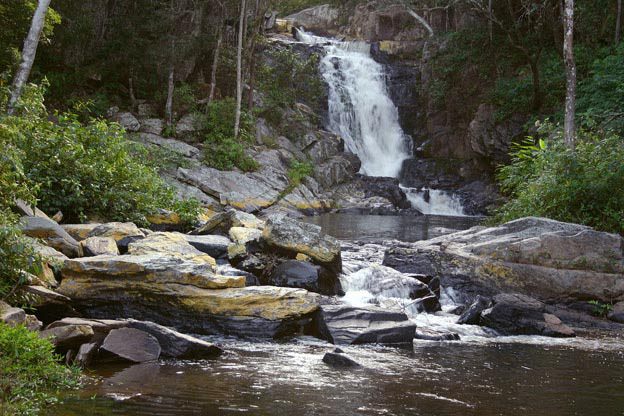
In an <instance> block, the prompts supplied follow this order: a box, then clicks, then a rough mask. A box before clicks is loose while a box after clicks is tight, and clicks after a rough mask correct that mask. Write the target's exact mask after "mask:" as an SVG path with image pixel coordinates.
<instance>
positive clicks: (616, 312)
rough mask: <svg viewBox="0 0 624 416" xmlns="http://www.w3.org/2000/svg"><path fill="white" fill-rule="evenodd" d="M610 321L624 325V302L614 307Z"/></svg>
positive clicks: (610, 313) (610, 314)
mask: <svg viewBox="0 0 624 416" xmlns="http://www.w3.org/2000/svg"><path fill="white" fill-rule="evenodd" d="M609 319H610V320H612V321H614V322H619V323H621V324H624V302H618V303H616V304H615V305H613V310H611V311H610V312H609Z"/></svg>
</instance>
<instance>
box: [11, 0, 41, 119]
mask: <svg viewBox="0 0 624 416" xmlns="http://www.w3.org/2000/svg"><path fill="white" fill-rule="evenodd" d="M49 6H50V0H39V3H38V4H37V9H36V10H35V13H34V14H33V18H32V22H31V24H30V30H29V31H28V36H26V39H24V47H23V49H22V60H21V62H20V65H19V67H18V68H17V72H16V73H15V77H14V78H13V84H12V85H11V98H10V99H9V105H8V111H7V112H8V114H9V115H11V114H13V111H14V110H15V104H16V103H17V100H19V98H20V95H21V94H22V87H23V86H24V84H25V83H26V81H28V77H29V76H30V70H31V69H32V66H33V63H34V62H35V55H36V54H37V45H38V44H39V38H40V36H41V30H42V29H43V25H44V23H45V17H46V13H47V11H48V7H49Z"/></svg>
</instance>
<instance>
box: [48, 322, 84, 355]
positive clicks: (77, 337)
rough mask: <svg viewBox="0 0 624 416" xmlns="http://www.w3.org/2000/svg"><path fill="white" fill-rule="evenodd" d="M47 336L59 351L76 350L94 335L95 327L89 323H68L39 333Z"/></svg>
mask: <svg viewBox="0 0 624 416" xmlns="http://www.w3.org/2000/svg"><path fill="white" fill-rule="evenodd" d="M39 336H40V337H41V338H47V339H49V340H50V342H51V343H52V345H54V347H55V348H56V349H57V350H58V351H67V350H72V349H73V350H76V349H78V348H79V347H80V346H81V345H82V344H84V343H86V342H89V341H90V340H91V338H92V337H93V329H92V328H91V327H90V326H88V325H67V326H62V327H61V326H60V327H55V328H50V329H45V330H43V331H41V332H40V333H39Z"/></svg>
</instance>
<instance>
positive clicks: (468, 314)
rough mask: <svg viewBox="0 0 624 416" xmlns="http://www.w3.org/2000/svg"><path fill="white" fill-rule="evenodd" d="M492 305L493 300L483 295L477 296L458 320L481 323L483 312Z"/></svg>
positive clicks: (459, 322)
mask: <svg viewBox="0 0 624 416" xmlns="http://www.w3.org/2000/svg"><path fill="white" fill-rule="evenodd" d="M491 305H492V301H490V300H489V299H487V298H484V297H482V296H477V297H476V298H475V300H474V302H473V303H472V304H471V305H470V307H469V308H468V309H466V311H465V312H464V313H462V314H461V316H460V317H459V319H458V320H457V323H458V324H463V325H479V324H480V323H481V313H482V312H483V311H484V310H486V309H487V308H489V307H490V306H491Z"/></svg>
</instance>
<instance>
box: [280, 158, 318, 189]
mask: <svg viewBox="0 0 624 416" xmlns="http://www.w3.org/2000/svg"><path fill="white" fill-rule="evenodd" d="M313 173H314V166H313V165H312V163H310V162H307V161H298V160H295V159H293V160H291V161H290V168H289V169H288V173H287V176H288V186H287V187H286V189H284V190H283V191H282V194H281V196H282V197H283V196H285V195H288V194H289V193H290V192H292V190H293V189H295V188H296V187H297V186H299V185H300V184H301V181H302V180H304V179H305V178H306V177H308V176H310V175H312V174H313Z"/></svg>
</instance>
